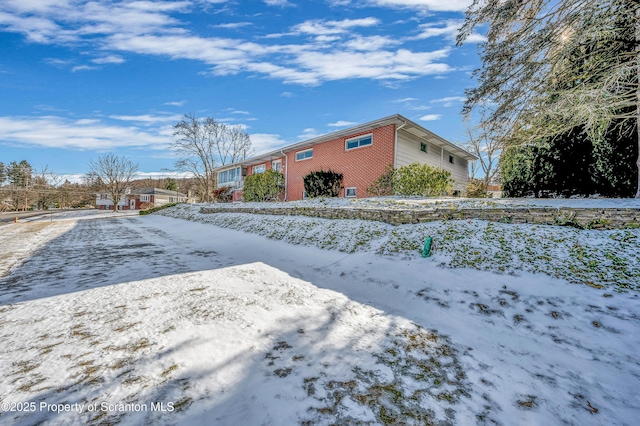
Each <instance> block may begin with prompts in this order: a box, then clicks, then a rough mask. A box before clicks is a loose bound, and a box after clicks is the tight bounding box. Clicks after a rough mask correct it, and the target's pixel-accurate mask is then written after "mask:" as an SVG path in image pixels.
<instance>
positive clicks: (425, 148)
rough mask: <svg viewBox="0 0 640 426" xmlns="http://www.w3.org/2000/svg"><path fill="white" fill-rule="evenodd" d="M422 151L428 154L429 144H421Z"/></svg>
mask: <svg viewBox="0 0 640 426" xmlns="http://www.w3.org/2000/svg"><path fill="white" fill-rule="evenodd" d="M420 151H422V152H428V151H427V144H426V143H424V142H420Z"/></svg>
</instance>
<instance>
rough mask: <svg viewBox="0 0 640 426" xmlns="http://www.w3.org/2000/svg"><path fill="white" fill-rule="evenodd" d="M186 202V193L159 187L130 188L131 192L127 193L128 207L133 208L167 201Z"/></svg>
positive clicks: (167, 202) (156, 205) (137, 208)
mask: <svg viewBox="0 0 640 426" xmlns="http://www.w3.org/2000/svg"><path fill="white" fill-rule="evenodd" d="M186 202H188V197H187V194H183V193H181V192H178V191H170V190H168V189H160V188H138V189H132V190H131V194H130V195H129V208H131V209H135V210H140V209H142V208H149V207H159V206H162V205H164V204H169V203H186Z"/></svg>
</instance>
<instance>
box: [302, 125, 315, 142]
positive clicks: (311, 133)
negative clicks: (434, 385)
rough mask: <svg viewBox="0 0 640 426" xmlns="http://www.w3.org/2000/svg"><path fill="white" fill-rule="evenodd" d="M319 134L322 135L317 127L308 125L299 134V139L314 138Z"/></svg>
mask: <svg viewBox="0 0 640 426" xmlns="http://www.w3.org/2000/svg"><path fill="white" fill-rule="evenodd" d="M317 136H320V133H318V132H317V131H316V129H314V128H313V127H307V128H306V129H304V130H303V131H302V134H301V135H298V139H300V140H305V139H313V138H315V137H317Z"/></svg>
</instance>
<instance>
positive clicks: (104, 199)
mask: <svg viewBox="0 0 640 426" xmlns="http://www.w3.org/2000/svg"><path fill="white" fill-rule="evenodd" d="M130 191H131V190H130V189H127V190H126V192H125V195H124V196H123V197H122V198H121V199H120V201H119V202H118V210H128V209H129V203H128V201H127V196H128V194H129V192H130ZM96 209H99V210H113V200H112V199H111V195H110V194H108V193H106V192H100V193H98V194H96Z"/></svg>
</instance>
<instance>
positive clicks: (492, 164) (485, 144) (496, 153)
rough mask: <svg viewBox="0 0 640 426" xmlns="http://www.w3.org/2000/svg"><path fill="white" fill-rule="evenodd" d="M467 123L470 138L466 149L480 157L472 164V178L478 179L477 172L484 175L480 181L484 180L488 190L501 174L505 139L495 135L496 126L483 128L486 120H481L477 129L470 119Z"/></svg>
mask: <svg viewBox="0 0 640 426" xmlns="http://www.w3.org/2000/svg"><path fill="white" fill-rule="evenodd" d="M465 121H466V127H467V137H468V140H467V142H466V144H465V148H466V149H467V150H468V151H469V152H471V153H472V154H474V155H475V156H476V157H478V159H477V160H476V161H473V162H472V163H471V177H472V178H476V172H477V173H482V176H480V179H482V180H483V182H484V189H485V190H486V189H487V187H488V186H489V184H490V183H491V182H492V181H493V180H494V179H495V177H496V176H497V175H498V173H499V170H500V163H499V160H500V153H501V152H502V148H503V147H504V144H503V139H502V138H501V137H500V135H499V134H498V135H497V134H495V131H494V128H495V126H483V123H485V122H486V121H485V119H484V118H483V119H480V120H479V122H480V124H479V125H477V126H475V127H471V124H470V123H469V120H468V119H466V120H465Z"/></svg>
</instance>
